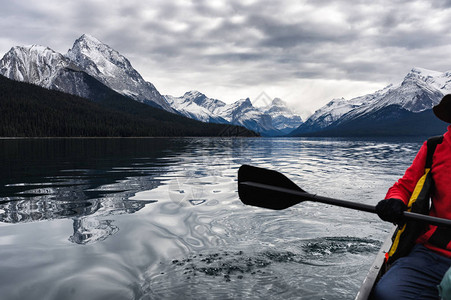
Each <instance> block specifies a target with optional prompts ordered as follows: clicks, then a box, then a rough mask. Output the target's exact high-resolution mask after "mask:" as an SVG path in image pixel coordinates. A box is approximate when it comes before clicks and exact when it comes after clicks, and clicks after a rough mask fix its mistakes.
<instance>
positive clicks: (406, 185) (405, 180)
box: [374, 95, 451, 300]
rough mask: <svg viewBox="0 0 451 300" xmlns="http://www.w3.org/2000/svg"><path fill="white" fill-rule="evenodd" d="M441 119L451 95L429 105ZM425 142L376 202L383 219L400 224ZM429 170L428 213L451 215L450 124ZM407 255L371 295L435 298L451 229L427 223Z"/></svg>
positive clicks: (449, 257) (449, 262)
mask: <svg viewBox="0 0 451 300" xmlns="http://www.w3.org/2000/svg"><path fill="white" fill-rule="evenodd" d="M433 111H434V114H435V115H436V116H437V117H438V118H439V119H440V120H442V121H445V122H447V123H451V95H446V96H445V97H443V99H442V100H441V101H440V103H439V104H438V105H436V106H434V108H433ZM426 154H427V144H426V142H425V143H424V144H423V145H422V147H421V148H420V150H419V151H418V153H417V155H416V157H415V159H414V160H413V162H412V165H411V166H410V167H409V168H408V169H407V170H406V172H405V174H404V176H403V177H402V178H400V179H399V180H398V181H397V182H396V183H395V184H394V185H393V186H392V187H391V188H390V189H389V190H388V192H387V195H386V197H385V199H384V200H382V201H380V202H379V203H378V204H377V205H376V212H377V214H378V215H379V217H380V218H381V219H382V220H384V221H389V222H392V223H395V224H402V223H403V222H404V221H403V212H404V211H405V210H406V209H407V204H408V202H409V199H410V196H411V195H412V192H413V190H414V188H415V185H416V183H417V181H418V180H419V179H420V178H421V176H423V174H424V167H425V162H426ZM431 174H432V178H433V181H434V184H435V187H434V190H433V192H432V195H431V199H432V206H431V209H430V212H429V215H431V216H434V217H439V218H446V219H451V125H449V126H448V131H447V132H446V133H445V134H444V135H443V142H442V143H440V144H438V145H437V148H436V150H435V152H434V155H433V158H432V167H431ZM415 243H416V245H415V246H414V248H413V249H412V251H411V252H410V253H409V255H407V256H405V257H402V258H399V259H397V260H396V261H395V262H394V263H393V265H392V266H391V268H390V269H389V270H388V272H387V273H386V274H385V275H384V276H383V277H382V278H381V280H380V281H379V282H378V284H377V285H376V287H375V290H374V298H375V299H384V300H389V299H396V300H399V299H439V294H438V289H437V285H438V284H439V283H440V281H441V280H442V277H443V275H444V274H445V273H446V271H447V270H448V269H449V268H450V266H451V230H450V229H444V228H438V227H437V226H433V225H429V226H428V227H427V230H426V231H425V232H424V233H422V234H421V235H420V236H419V237H418V239H417V240H416V242H415Z"/></svg>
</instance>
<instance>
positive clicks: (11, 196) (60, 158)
mask: <svg viewBox="0 0 451 300" xmlns="http://www.w3.org/2000/svg"><path fill="white" fill-rule="evenodd" d="M167 143H168V140H165V139H153V140H152V141H151V143H149V140H148V139H147V140H146V139H41V140H27V139H17V140H0V157H1V164H0V222H4V223H26V222H37V221H49V220H55V219H64V218H71V219H73V228H74V234H73V235H72V236H70V237H69V238H68V239H69V240H70V241H71V242H74V243H77V244H88V243H92V242H96V241H100V240H104V239H106V238H107V237H108V236H110V235H113V234H115V233H117V232H118V231H119V228H118V227H117V226H116V225H114V220H109V219H108V216H111V215H118V214H132V213H135V212H137V211H139V210H140V209H142V208H143V207H144V206H145V205H147V204H150V203H154V202H156V200H131V199H129V198H130V197H132V196H134V195H135V193H136V192H137V191H141V190H150V189H153V188H155V187H156V186H157V185H158V180H155V178H153V177H154V175H155V173H156V172H154V171H155V168H158V167H159V164H158V163H155V160H157V159H158V158H159V157H161V156H163V155H164V156H168V154H169V156H170V153H168V150H167V149H168V148H169V147H168V145H167ZM176 149H177V147H175V148H174V147H171V151H173V150H176ZM148 157H149V159H146V158H148ZM24 180H26V181H24Z"/></svg>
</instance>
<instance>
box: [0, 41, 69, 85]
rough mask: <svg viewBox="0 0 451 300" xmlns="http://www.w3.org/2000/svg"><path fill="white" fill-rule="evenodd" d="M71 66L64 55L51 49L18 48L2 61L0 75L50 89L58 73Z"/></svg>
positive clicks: (34, 46)
mask: <svg viewBox="0 0 451 300" xmlns="http://www.w3.org/2000/svg"><path fill="white" fill-rule="evenodd" d="M70 64H71V63H70V61H69V60H68V59H67V58H65V57H64V56H63V55H62V54H60V53H57V52H55V51H53V50H52V49H50V48H47V47H43V46H38V45H32V46H16V47H13V48H11V50H10V51H8V52H7V53H6V54H5V55H4V56H3V58H2V59H1V60H0V73H1V74H2V75H3V76H5V77H8V78H9V79H13V80H17V81H24V82H28V83H33V84H36V85H39V86H42V87H46V88H50V87H51V86H52V83H53V80H54V79H55V77H56V76H57V75H58V72H59V71H60V70H61V69H62V68H65V67H68V66H69V65H70Z"/></svg>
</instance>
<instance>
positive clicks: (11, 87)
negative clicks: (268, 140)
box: [0, 76, 254, 137]
mask: <svg viewBox="0 0 451 300" xmlns="http://www.w3.org/2000/svg"><path fill="white" fill-rule="evenodd" d="M91 79H92V80H93V82H92V86H91V92H92V93H94V94H95V97H94V98H95V102H93V101H90V100H87V99H84V98H80V97H77V96H73V95H69V94H65V93H62V92H58V91H54V90H48V89H44V88H41V87H38V86H35V85H32V84H27V83H23V82H17V81H13V80H10V79H7V78H6V77H4V76H0V136H2V137H44V136H49V137H60V136H109V137H112V136H117V137H128V136H221V135H254V133H253V132H251V131H248V130H245V129H244V128H240V127H233V128H232V127H230V126H227V125H219V124H206V123H202V122H198V121H194V120H191V119H188V118H185V117H182V116H178V115H175V114H172V113H168V112H166V111H163V110H161V109H157V108H154V107H150V106H148V105H145V104H142V103H139V102H136V101H134V100H131V99H129V98H127V97H125V96H122V95H120V94H118V93H116V92H114V91H112V90H110V89H108V88H107V87H105V86H103V85H102V84H101V83H100V82H95V79H93V78H91ZM91 99H92V98H91Z"/></svg>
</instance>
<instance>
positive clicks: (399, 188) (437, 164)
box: [385, 125, 451, 257]
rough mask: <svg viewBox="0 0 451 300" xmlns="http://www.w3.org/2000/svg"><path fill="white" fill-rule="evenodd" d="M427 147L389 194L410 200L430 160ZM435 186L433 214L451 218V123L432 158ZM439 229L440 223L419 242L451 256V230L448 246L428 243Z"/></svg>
mask: <svg viewBox="0 0 451 300" xmlns="http://www.w3.org/2000/svg"><path fill="white" fill-rule="evenodd" d="M426 153H427V146H426V142H424V144H423V146H422V147H421V149H420V150H419V151H418V154H417V156H416V157H415V159H414V160H413V162H412V165H411V166H410V167H409V168H408V169H407V170H406V172H405V174H404V176H403V177H402V178H401V179H399V180H398V182H396V183H395V184H394V185H393V186H392V187H391V188H390V189H389V190H388V193H387V195H386V197H385V199H388V198H397V199H401V200H402V201H404V203H405V204H407V203H408V202H409V199H410V195H411V194H412V192H413V190H414V188H415V185H416V183H417V181H418V179H420V177H421V176H423V174H424V165H425V162H426ZM431 173H432V178H433V179H434V183H435V189H434V192H433V194H432V208H431V211H430V213H429V215H431V216H434V217H439V218H446V219H451V125H450V126H448V131H447V132H446V133H445V134H444V138H443V142H442V143H441V144H438V145H437V148H436V150H435V152H434V156H433V158H432V168H431ZM436 229H437V226H433V225H429V229H428V230H427V231H426V233H424V234H423V235H421V236H420V237H419V238H418V239H417V241H416V242H417V243H420V244H424V246H426V247H427V248H429V249H431V250H434V251H436V252H439V253H441V254H443V255H445V256H447V257H451V242H449V241H451V231H450V234H449V237H448V236H447V237H446V239H447V242H448V244H447V246H446V249H442V248H439V247H436V246H434V245H432V244H431V243H429V242H428V240H429V238H430V237H431V236H432V234H433V233H434V232H435V230H436Z"/></svg>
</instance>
